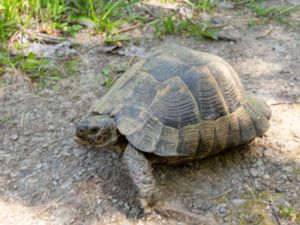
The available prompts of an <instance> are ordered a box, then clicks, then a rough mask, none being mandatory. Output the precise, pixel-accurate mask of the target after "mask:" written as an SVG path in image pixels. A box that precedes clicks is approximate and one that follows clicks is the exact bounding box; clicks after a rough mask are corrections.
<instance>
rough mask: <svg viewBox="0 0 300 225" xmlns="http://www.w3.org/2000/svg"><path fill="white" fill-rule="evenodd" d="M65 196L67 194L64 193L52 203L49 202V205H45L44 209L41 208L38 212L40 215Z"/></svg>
mask: <svg viewBox="0 0 300 225" xmlns="http://www.w3.org/2000/svg"><path fill="white" fill-rule="evenodd" d="M64 197H65V196H64V195H62V196H60V197H59V198H57V199H56V200H54V201H52V202H50V204H49V205H48V206H47V207H45V208H44V209H42V210H40V211H39V212H38V215H40V214H42V213H44V212H46V211H47V210H48V209H49V208H51V207H52V206H53V205H54V204H56V203H58V202H59V201H60V200H62V199H63V198H64Z"/></svg>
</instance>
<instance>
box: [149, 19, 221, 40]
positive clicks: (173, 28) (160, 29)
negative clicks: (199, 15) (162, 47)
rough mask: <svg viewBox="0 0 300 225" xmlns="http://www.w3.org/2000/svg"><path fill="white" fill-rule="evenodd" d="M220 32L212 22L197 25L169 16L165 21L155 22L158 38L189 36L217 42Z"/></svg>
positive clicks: (187, 20)
mask: <svg viewBox="0 0 300 225" xmlns="http://www.w3.org/2000/svg"><path fill="white" fill-rule="evenodd" d="M219 30H220V28H213V27H212V26H211V22H210V21H204V22H202V23H200V22H199V23H196V22H194V21H192V20H190V19H184V20H181V19H179V18H176V17H175V16H174V15H168V16H167V17H166V18H165V19H162V20H156V21H155V22H154V33H155V36H156V37H158V38H161V37H163V36H166V35H169V34H187V35H190V36H193V37H196V38H199V37H204V38H207V39H211V40H217V39H218V37H217V33H218V31H219Z"/></svg>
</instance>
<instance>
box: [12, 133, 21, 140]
mask: <svg viewBox="0 0 300 225" xmlns="http://www.w3.org/2000/svg"><path fill="white" fill-rule="evenodd" d="M18 138H19V136H18V135H17V134H13V135H12V136H11V139H12V140H13V141H16V140H18Z"/></svg>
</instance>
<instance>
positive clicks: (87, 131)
mask: <svg viewBox="0 0 300 225" xmlns="http://www.w3.org/2000/svg"><path fill="white" fill-rule="evenodd" d="M119 136H120V133H119V131H118V130H117V126H116V123H115V120H114V118H113V117H112V116H109V115H99V114H98V113H94V112H92V113H89V114H88V115H86V116H84V117H83V118H82V119H81V120H80V121H79V122H78V123H77V125H76V140H77V141H78V142H79V143H81V144H88V145H91V146H96V147H105V146H108V145H113V144H115V143H116V142H117V139H118V137H119Z"/></svg>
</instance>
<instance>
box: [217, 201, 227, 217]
mask: <svg viewBox="0 0 300 225" xmlns="http://www.w3.org/2000/svg"><path fill="white" fill-rule="evenodd" d="M217 210H218V211H219V213H220V214H222V215H226V214H227V212H228V207H227V205H226V204H225V203H222V204H220V205H218V206H217Z"/></svg>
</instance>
